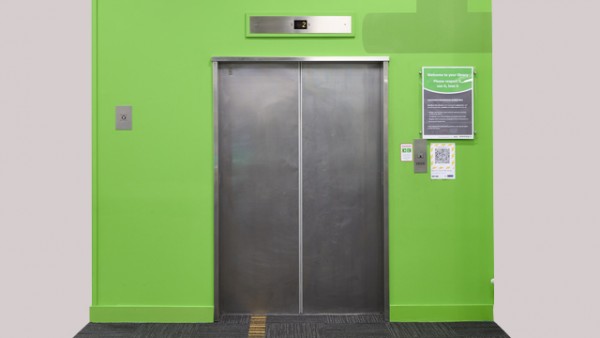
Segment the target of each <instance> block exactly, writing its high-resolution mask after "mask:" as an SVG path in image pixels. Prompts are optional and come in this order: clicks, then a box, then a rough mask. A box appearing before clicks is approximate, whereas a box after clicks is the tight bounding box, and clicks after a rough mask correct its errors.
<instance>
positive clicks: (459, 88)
mask: <svg viewBox="0 0 600 338" xmlns="http://www.w3.org/2000/svg"><path fill="white" fill-rule="evenodd" d="M473 73H474V70H473V67H423V72H422V74H423V138H424V139H473V136H474V132H473V130H474V127H473V123H474V122H473Z"/></svg>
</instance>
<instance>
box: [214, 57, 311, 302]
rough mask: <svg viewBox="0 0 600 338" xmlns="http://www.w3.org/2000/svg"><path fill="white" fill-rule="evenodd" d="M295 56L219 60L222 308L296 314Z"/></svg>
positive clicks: (297, 81) (220, 274)
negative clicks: (288, 59) (267, 60)
mask: <svg viewBox="0 0 600 338" xmlns="http://www.w3.org/2000/svg"><path fill="white" fill-rule="evenodd" d="M298 67H299V66H298V64H297V63H239V62H237V63H220V64H219V71H218V87H217V88H218V93H217V98H218V107H219V114H218V123H219V128H218V130H219V135H218V141H219V154H218V161H219V163H218V164H219V184H220V187H219V188H220V189H219V224H220V226H219V227H220V228H219V238H220V240H219V260H220V262H219V267H220V271H219V299H220V307H221V309H220V312H221V313H298V303H299V301H298V276H299V273H298V238H299V235H298V209H299V207H298V172H299V171H298V162H299V161H298V102H299V97H298V91H299V89H298V88H299V81H300V80H299V72H298Z"/></svg>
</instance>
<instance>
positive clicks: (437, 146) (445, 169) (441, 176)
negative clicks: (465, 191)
mask: <svg viewBox="0 0 600 338" xmlns="http://www.w3.org/2000/svg"><path fill="white" fill-rule="evenodd" d="M455 149H456V146H455V144H454V143H432V144H431V154H430V162H431V179H433V180H454V179H456V152H455Z"/></svg>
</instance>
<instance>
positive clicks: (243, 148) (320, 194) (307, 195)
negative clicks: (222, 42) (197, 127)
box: [213, 57, 388, 316]
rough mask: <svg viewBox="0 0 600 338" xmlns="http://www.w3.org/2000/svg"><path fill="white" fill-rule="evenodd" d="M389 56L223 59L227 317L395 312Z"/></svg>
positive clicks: (222, 298)
mask: <svg viewBox="0 0 600 338" xmlns="http://www.w3.org/2000/svg"><path fill="white" fill-rule="evenodd" d="M387 63H388V59H387V58H384V57H371V58H361V57H337V58H336V57H329V58H325V57H323V58H213V81H214V83H213V91H214V93H213V95H214V132H215V164H216V168H215V305H216V306H217V307H218V308H217V310H216V311H215V313H216V314H217V316H218V315H219V314H224V313H252V314H330V313H331V314H336V313H386V309H387V308H388V300H387V297H388V295H387V280H388V278H387V268H386V267H387V216H386V215H387V171H386V168H387V165H386V164H387V69H388V65H387Z"/></svg>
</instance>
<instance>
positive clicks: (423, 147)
mask: <svg viewBox="0 0 600 338" xmlns="http://www.w3.org/2000/svg"><path fill="white" fill-rule="evenodd" d="M413 149H414V162H415V174H423V173H427V140H425V139H416V140H415V141H414V142H413Z"/></svg>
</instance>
